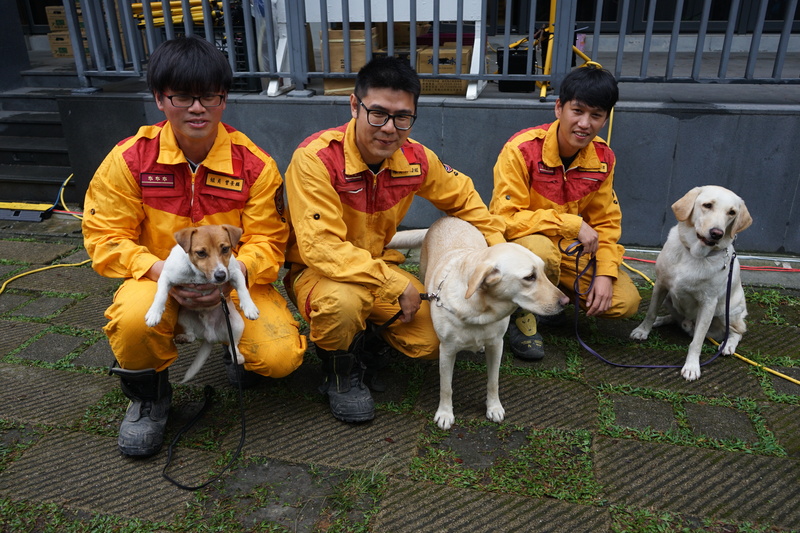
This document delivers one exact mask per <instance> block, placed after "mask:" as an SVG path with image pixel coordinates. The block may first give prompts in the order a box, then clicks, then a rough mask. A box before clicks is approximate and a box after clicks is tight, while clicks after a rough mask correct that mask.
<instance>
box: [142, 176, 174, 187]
mask: <svg viewBox="0 0 800 533" xmlns="http://www.w3.org/2000/svg"><path fill="white" fill-rule="evenodd" d="M139 182H140V183H141V185H142V187H170V188H172V187H175V175H174V174H141V175H140V176H139Z"/></svg>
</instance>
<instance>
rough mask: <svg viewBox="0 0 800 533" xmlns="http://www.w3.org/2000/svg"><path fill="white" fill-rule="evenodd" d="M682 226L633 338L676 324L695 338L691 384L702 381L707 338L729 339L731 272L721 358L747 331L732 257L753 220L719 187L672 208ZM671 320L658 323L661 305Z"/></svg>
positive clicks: (659, 265)
mask: <svg viewBox="0 0 800 533" xmlns="http://www.w3.org/2000/svg"><path fill="white" fill-rule="evenodd" d="M672 211H673V212H674V213H675V218H677V219H678V224H677V225H675V226H674V227H673V228H672V229H671V230H670V232H669V236H668V237H667V241H666V243H664V247H663V248H662V249H661V253H660V254H659V255H658V259H657V260H656V284H655V287H654V288H653V296H652V298H651V300H650V307H648V309H647V316H645V319H644V320H643V321H642V323H641V324H639V327H637V328H636V329H634V330H633V331H632V332H631V339H634V340H640V341H641V340H645V339H647V336H648V335H649V334H650V330H651V329H652V328H653V327H658V326H661V325H663V324H669V323H672V322H677V323H679V324H680V325H681V328H683V330H684V331H685V332H686V333H688V334H689V335H691V336H692V342H691V344H690V345H689V353H688V354H687V355H686V362H685V363H684V366H683V369H682V370H681V375H682V376H683V377H684V378H686V380H688V381H694V380H696V379H697V378H699V377H700V350H701V348H702V346H703V341H704V339H705V337H706V335H708V336H710V337H712V338H714V339H715V340H717V341H718V342H722V339H723V338H724V337H725V298H726V293H727V284H728V273H729V270H728V269H729V268H732V269H733V272H732V274H731V275H732V276H733V277H732V279H731V294H730V312H729V319H730V328H729V330H730V331H729V332H728V342H727V343H726V344H725V349H724V350H723V354H725V355H730V354H732V353H734V352H735V351H736V346H737V345H738V344H739V341H740V340H741V338H742V335H743V334H744V332H745V331H746V330H747V325H746V324H745V321H744V319H745V317H746V316H747V306H746V303H745V298H744V291H743V290H742V282H741V279H740V274H739V261H738V259H735V260H734V261H733V265H731V257H732V256H733V252H734V250H733V241H734V237H736V234H738V233H739V232H741V231H743V230H745V229H746V228H748V227H749V226H750V224H752V222H753V220H752V218H751V217H750V213H749V212H748V211H747V207H746V206H745V204H744V201H743V200H742V199H741V198H740V197H739V196H737V195H736V194H734V193H733V192H731V191H729V190H728V189H725V188H724V187H718V186H715V185H706V186H704V187H695V188H694V189H692V190H691V191H689V192H688V193H686V195H685V196H684V197H683V198H681V199H680V200H678V201H677V202H675V203H674V204H672ZM662 303H663V304H664V305H665V307H666V308H667V310H668V311H669V315H667V316H662V317H658V318H656V315H657V313H658V310H659V308H660V307H661V304H662Z"/></svg>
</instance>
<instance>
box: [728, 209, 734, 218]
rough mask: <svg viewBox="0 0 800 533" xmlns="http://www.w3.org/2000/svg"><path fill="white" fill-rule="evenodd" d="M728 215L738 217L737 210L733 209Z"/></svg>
mask: <svg viewBox="0 0 800 533" xmlns="http://www.w3.org/2000/svg"><path fill="white" fill-rule="evenodd" d="M728 214H729V215H730V216H732V217H734V216H736V210H735V209H731V210H730V211H728Z"/></svg>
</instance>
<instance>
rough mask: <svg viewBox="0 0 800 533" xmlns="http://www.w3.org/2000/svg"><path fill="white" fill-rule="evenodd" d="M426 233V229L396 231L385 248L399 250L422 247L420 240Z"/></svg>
mask: <svg viewBox="0 0 800 533" xmlns="http://www.w3.org/2000/svg"><path fill="white" fill-rule="evenodd" d="M426 233H428V230H427V229H407V230H403V231H398V232H397V233H395V234H394V237H392V240H391V241H389V244H387V245H386V247H387V248H394V249H401V250H403V249H408V248H419V247H421V246H422V240H423V239H424V238H425V234H426Z"/></svg>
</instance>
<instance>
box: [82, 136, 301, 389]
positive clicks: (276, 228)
mask: <svg viewBox="0 0 800 533" xmlns="http://www.w3.org/2000/svg"><path fill="white" fill-rule="evenodd" d="M287 216H288V214H287V213H286V212H285V209H284V201H283V184H282V180H281V176H280V173H279V172H278V168H277V166H276V164H275V161H274V160H273V159H272V158H271V157H270V156H269V155H268V154H267V153H265V152H264V151H263V150H261V149H260V148H259V147H257V146H256V145H255V144H253V142H252V141H250V139H248V138H247V137H246V136H245V135H244V134H242V133H241V132H238V131H236V130H235V129H233V128H231V127H230V126H227V125H225V124H219V126H218V131H217V136H216V140H215V141H214V146H213V147H212V148H211V151H210V152H209V153H208V156H207V157H206V159H205V161H203V162H202V163H201V164H200V165H199V166H198V167H197V169H196V171H195V172H192V170H191V168H190V166H189V164H188V162H187V161H186V158H185V156H184V154H183V152H182V151H181V150H180V148H179V147H178V145H177V143H176V140H175V134H174V132H173V131H172V128H171V126H170V124H169V122H166V121H164V122H161V123H159V124H155V125H152V126H144V127H142V128H140V129H139V131H138V132H137V133H136V135H134V136H133V137H130V138H128V139H126V140H124V141H122V142H120V143H119V144H117V145H116V146H115V147H114V148H113V149H112V150H111V152H110V153H109V154H108V156H106V158H105V160H104V161H103V163H102V164H101V165H100V167H99V168H98V170H97V172H96V173H95V175H94V177H93V179H92V181H91V183H90V184H89V189H88V191H87V193H86V200H85V204H84V220H83V235H84V243H85V246H86V250H87V252H88V253H89V256H90V257H91V258H92V267H93V268H94V269H95V270H96V271H97V272H98V273H99V274H101V275H103V276H106V277H112V278H124V279H125V281H124V282H123V283H122V285H121V286H120V288H119V289H118V290H117V292H116V294H115V295H114V301H113V303H112V305H111V306H110V307H109V308H108V309H107V310H106V318H108V319H109V323H108V324H107V325H106V327H105V328H104V330H105V332H106V335H107V336H108V339H109V341H110V343H111V349H112V351H113V352H114V355H115V357H116V358H117V361H118V362H119V365H120V367H122V368H124V369H128V370H141V369H147V368H155V369H156V371H159V372H160V371H161V370H163V369H165V368H167V367H168V366H169V365H171V364H172V363H173V362H174V361H175V359H176V357H177V355H178V354H177V350H176V347H175V344H174V343H173V341H172V337H173V334H174V328H175V324H176V322H177V316H178V308H179V306H178V303H177V302H176V301H175V300H174V299H173V298H170V299H169V300H168V302H167V307H166V311H165V312H164V315H163V318H162V320H161V322H160V323H159V324H158V325H157V326H155V327H153V328H149V327H147V325H146V324H145V321H144V315H145V313H146V312H147V310H148V308H149V307H150V304H151V303H152V301H153V297H154V295H155V292H156V282H154V281H152V280H150V279H148V278H146V277H144V275H145V273H146V272H147V271H148V270H149V269H150V267H152V266H153V264H154V263H155V262H156V261H159V260H163V259H166V257H167V256H168V255H169V252H170V250H171V249H172V247H173V246H174V245H175V238H174V236H173V235H174V233H175V232H176V231H177V230H179V229H181V228H185V227H189V226H203V225H208V224H231V225H234V226H238V227H241V228H243V230H244V233H243V235H242V238H241V241H240V243H241V244H240V246H239V247H238V249H237V250H236V257H237V259H238V260H239V261H241V262H242V263H244V265H245V266H246V267H247V277H248V286H249V290H250V293H251V295H252V297H253V300H254V302H255V303H256V305H257V306H258V308H259V310H260V311H261V313H260V317H259V318H258V319H257V320H248V319H244V323H245V327H244V333H243V335H242V339H241V342H240V343H239V348H240V350H241V353H242V355H243V356H244V358H245V361H246V362H245V365H244V367H245V369H247V370H251V371H254V372H257V373H259V374H262V375H265V376H272V377H282V376H286V375H288V374H289V373H291V372H292V371H293V370H295V369H296V368H297V367H298V366H300V364H301V363H302V361H303V353H304V352H305V350H306V339H305V337H304V336H302V335H300V334H299V325H298V323H297V321H295V320H294V318H293V317H292V314H291V312H290V311H289V309H288V305H287V303H286V300H285V299H284V298H283V297H282V296H281V295H280V293H279V292H278V291H277V290H275V288H274V287H273V286H272V285H271V283H272V282H273V281H275V280H276V279H277V277H278V270H279V269H280V267H281V265H282V263H283V261H284V250H285V246H286V241H287V238H288V235H289V224H288V220H287ZM233 297H234V302H236V303H238V298H237V297H236V294H235V293H234V294H233Z"/></svg>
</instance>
